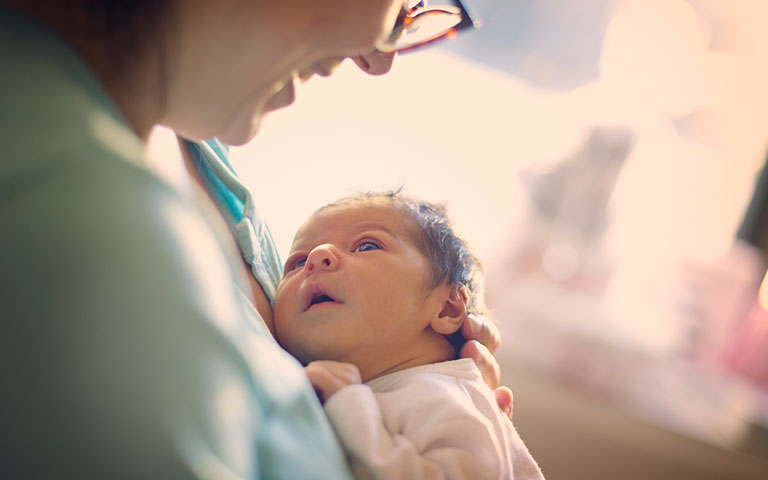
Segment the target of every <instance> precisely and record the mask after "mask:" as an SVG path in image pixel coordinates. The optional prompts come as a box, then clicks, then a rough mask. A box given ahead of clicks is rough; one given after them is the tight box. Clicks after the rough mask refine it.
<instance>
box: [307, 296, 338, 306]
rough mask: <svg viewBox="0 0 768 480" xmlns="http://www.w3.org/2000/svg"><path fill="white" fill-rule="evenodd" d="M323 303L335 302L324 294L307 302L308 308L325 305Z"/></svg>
mask: <svg viewBox="0 0 768 480" xmlns="http://www.w3.org/2000/svg"><path fill="white" fill-rule="evenodd" d="M325 302H333V303H336V300H334V299H333V298H331V297H329V296H328V295H326V294H324V293H319V294H317V295H315V296H314V297H312V300H311V301H310V302H309V306H310V307H311V306H313V305H317V304H318V303H325Z"/></svg>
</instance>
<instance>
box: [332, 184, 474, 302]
mask: <svg viewBox="0 0 768 480" xmlns="http://www.w3.org/2000/svg"><path fill="white" fill-rule="evenodd" d="M376 199H388V200H389V201H391V202H392V205H393V206H395V207H396V208H398V209H399V210H401V211H402V212H403V213H405V214H406V215H407V216H408V218H410V219H411V220H413V222H414V224H415V227H416V228H414V229H412V230H413V232H414V235H413V240H414V243H415V244H416V247H417V248H418V249H419V251H420V252H421V253H422V254H423V255H424V257H426V259H427V260H428V262H429V264H430V266H431V274H430V278H429V280H430V286H431V288H435V287H438V286H440V285H443V284H444V283H451V284H455V285H457V287H458V288H464V289H466V293H467V297H468V302H467V311H468V312H469V313H473V314H485V313H486V308H485V303H484V301H483V286H484V285H483V275H482V266H481V264H480V260H479V259H478V258H477V257H476V256H475V254H474V253H472V250H471V249H470V248H469V245H468V244H467V242H466V241H465V240H464V239H463V238H461V236H459V234H458V233H457V232H456V230H455V228H454V225H453V222H451V219H450V218H449V217H448V212H447V210H446V208H445V206H444V205H439V204H435V203H430V202H426V201H424V200H421V199H418V198H414V197H410V196H407V195H404V194H403V193H402V187H401V188H399V189H397V190H389V191H383V192H371V191H369V192H364V193H356V194H353V195H350V196H347V197H344V198H341V199H339V200H337V201H335V202H333V203H330V204H328V205H326V206H324V207H322V208H320V209H319V210H318V211H320V210H324V209H326V208H329V207H334V206H339V205H344V204H349V203H367V202H369V201H371V200H376Z"/></svg>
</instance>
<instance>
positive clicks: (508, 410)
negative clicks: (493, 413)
mask: <svg viewBox="0 0 768 480" xmlns="http://www.w3.org/2000/svg"><path fill="white" fill-rule="evenodd" d="M493 393H494V395H495V396H496V403H497V404H498V405H499V409H500V410H501V411H502V412H504V415H506V416H507V417H509V419H510V420H512V408H513V406H514V397H513V396H512V390H510V389H509V388H507V387H504V386H501V387H498V388H496V390H494V391H493Z"/></svg>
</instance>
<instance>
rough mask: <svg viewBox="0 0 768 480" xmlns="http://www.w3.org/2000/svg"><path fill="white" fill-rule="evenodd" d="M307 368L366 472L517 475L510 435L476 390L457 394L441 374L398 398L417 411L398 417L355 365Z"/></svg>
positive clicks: (381, 475) (375, 475)
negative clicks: (387, 414)
mask: <svg viewBox="0 0 768 480" xmlns="http://www.w3.org/2000/svg"><path fill="white" fill-rule="evenodd" d="M307 374H308V376H309V377H310V380H311V381H312V384H313V386H314V387H315V390H316V391H317V392H318V395H319V396H320V398H321V401H323V403H324V404H325V409H326V413H327V414H328V418H329V419H330V421H331V424H332V425H333V427H334V429H335V431H336V433H337V434H338V436H339V438H340V440H341V442H342V444H343V445H344V448H345V450H346V451H347V454H348V457H349V460H350V465H351V466H352V469H353V471H354V473H355V475H356V476H357V478H358V479H369V478H370V479H398V480H399V479H449V478H455V479H466V478H472V479H491V478H492V479H497V478H507V476H509V475H511V472H510V471H509V470H508V468H507V465H508V462H509V461H510V458H509V454H510V452H509V450H508V448H509V447H508V445H507V443H508V439H505V438H503V437H504V435H502V437H501V438H500V437H499V436H498V430H496V429H495V428H494V426H493V425H492V421H491V420H489V419H488V418H486V417H485V416H483V414H481V413H480V412H479V411H477V409H476V408H475V407H474V406H473V405H472V402H471V401H470V399H469V398H467V397H464V398H463V399H457V398H456V394H457V393H458V395H459V396H463V395H462V394H461V393H460V392H457V391H452V390H450V389H446V388H443V385H440V384H439V382H438V383H435V384H426V385H423V386H422V387H421V388H419V389H418V391H416V392H414V394H413V395H410V393H409V394H407V395H404V396H403V397H398V398H397V399H395V398H393V400H394V401H395V402H398V403H402V404H403V405H404V408H401V409H399V410H401V411H407V412H410V413H407V415H408V416H409V418H399V419H395V420H393V419H385V418H384V416H383V414H382V408H381V407H380V405H379V404H378V401H377V399H376V397H375V396H374V393H373V391H372V390H371V389H370V388H369V387H368V386H366V385H361V384H359V383H360V377H359V373H358V372H357V369H356V368H355V367H354V365H349V364H342V363H338V362H313V363H312V364H310V365H309V366H308V367H307ZM451 395H453V396H451ZM493 408H495V406H494V407H493ZM499 417H500V418H501V415H499ZM504 420H506V419H504ZM510 478H511V477H510Z"/></svg>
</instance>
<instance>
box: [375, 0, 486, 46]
mask: <svg viewBox="0 0 768 480" xmlns="http://www.w3.org/2000/svg"><path fill="white" fill-rule="evenodd" d="M446 1H450V2H451V3H453V5H454V6H455V7H456V8H458V9H459V15H460V16H461V20H460V21H459V23H457V24H456V25H454V26H453V27H451V28H449V29H448V30H446V31H445V32H444V33H442V34H440V35H438V36H436V37H434V38H431V39H429V40H425V41H423V42H420V43H415V44H413V45H410V46H407V47H403V48H400V49H396V50H381V49H380V51H382V52H384V53H391V54H394V53H409V52H411V51H413V50H418V49H420V48H423V47H426V46H428V45H431V44H432V43H435V42H438V41H440V40H445V39H447V38H448V37H450V36H451V32H454V33H455V34H456V35H458V32H459V31H461V30H464V29H467V28H480V26H481V25H482V20H480V18H479V17H478V16H477V15H473V14H471V13H470V10H469V9H467V8H466V7H465V6H464V3H462V0H446ZM467 1H468V0H464V2H467ZM420 3H423V1H421V2H418V3H417V4H416V5H414V6H413V7H411V10H410V11H409V12H407V13H406V14H405V15H403V16H402V17H398V19H397V22H395V26H394V27H393V28H392V31H393V32H394V31H395V30H396V29H397V28H398V27H400V26H402V24H403V22H404V21H405V19H406V18H408V17H409V15H410V13H411V12H412V11H413V10H414V9H415V8H417V7H418V5H419V4H420ZM428 11H430V10H425V11H424V12H422V13H420V14H418V15H415V16H413V17H411V18H416V17H418V16H419V15H421V14H424V13H427V12H428ZM390 36H391V35H390Z"/></svg>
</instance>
